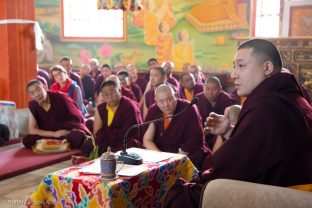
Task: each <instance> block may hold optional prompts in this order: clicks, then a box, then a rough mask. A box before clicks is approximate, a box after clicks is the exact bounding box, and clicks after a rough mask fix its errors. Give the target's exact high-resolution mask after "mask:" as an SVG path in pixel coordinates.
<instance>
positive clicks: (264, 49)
mask: <svg viewBox="0 0 312 208" xmlns="http://www.w3.org/2000/svg"><path fill="white" fill-rule="evenodd" d="M244 48H252V54H253V55H256V56H258V57H259V58H261V59H262V60H261V61H262V62H265V61H271V62H272V63H273V65H274V69H275V70H277V71H280V70H282V67H283V61H282V58H281V54H280V52H279V50H278V49H277V47H276V46H275V45H274V44H273V43H272V42H270V41H268V40H264V39H257V38H256V39H252V40H248V41H246V42H243V43H242V44H241V45H239V47H238V50H240V49H244Z"/></svg>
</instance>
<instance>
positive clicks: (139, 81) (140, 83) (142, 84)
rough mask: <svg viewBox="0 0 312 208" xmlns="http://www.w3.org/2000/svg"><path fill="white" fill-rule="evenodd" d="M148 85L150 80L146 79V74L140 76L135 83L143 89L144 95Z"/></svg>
mask: <svg viewBox="0 0 312 208" xmlns="http://www.w3.org/2000/svg"><path fill="white" fill-rule="evenodd" d="M147 83H148V79H147V78H146V77H145V74H138V79H137V80H136V81H135V84H137V85H138V86H139V87H140V88H141V92H142V93H144V92H145V89H146V85H147Z"/></svg>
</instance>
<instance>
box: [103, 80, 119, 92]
mask: <svg viewBox="0 0 312 208" xmlns="http://www.w3.org/2000/svg"><path fill="white" fill-rule="evenodd" d="M105 86H114V87H115V88H118V86H117V83H116V82H115V81H113V80H106V81H104V82H102V84H101V87H100V91H101V90H102V89H103V87H105Z"/></svg>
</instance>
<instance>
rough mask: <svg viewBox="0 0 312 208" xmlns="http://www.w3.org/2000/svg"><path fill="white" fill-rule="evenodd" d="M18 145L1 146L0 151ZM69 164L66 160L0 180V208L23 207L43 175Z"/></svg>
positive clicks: (70, 164)
mask: <svg viewBox="0 0 312 208" xmlns="http://www.w3.org/2000/svg"><path fill="white" fill-rule="evenodd" d="M18 146H21V144H14V145H10V146H6V147H1V148H0V151H3V150H7V149H10V148H13V147H18ZM3 159H4V158H1V160H3ZM70 166H72V163H71V160H68V161H64V162H61V163H58V164H54V165H51V166H48V167H45V168H41V169H38V170H34V171H31V172H28V173H25V174H22V175H19V176H15V177H13V178H9V179H6V180H3V181H0V208H16V207H25V203H26V199H27V198H28V196H29V195H30V194H31V193H32V192H33V191H35V190H36V187H37V186H38V185H39V183H40V181H41V180H42V179H43V177H44V176H45V175H47V174H48V173H51V172H54V171H57V170H60V169H63V168H67V167H70Z"/></svg>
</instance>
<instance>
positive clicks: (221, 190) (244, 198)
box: [201, 179, 312, 208]
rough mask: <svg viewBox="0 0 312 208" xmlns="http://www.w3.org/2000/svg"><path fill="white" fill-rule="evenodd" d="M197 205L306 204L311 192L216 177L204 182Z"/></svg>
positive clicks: (305, 207)
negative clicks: (199, 201) (204, 185)
mask: <svg viewBox="0 0 312 208" xmlns="http://www.w3.org/2000/svg"><path fill="white" fill-rule="evenodd" d="M201 205H202V206H201V207H202V208H238V207H248V208H299V207H300V208H309V207H312V192H308V191H301V190H295V189H291V188H283V187H277V186H269V185H263V184H257V183H250V182H244V181H236V180H228V179H217V180H213V181H210V182H209V183H207V184H206V187H205V188H204V191H203V194H202V199H201Z"/></svg>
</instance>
